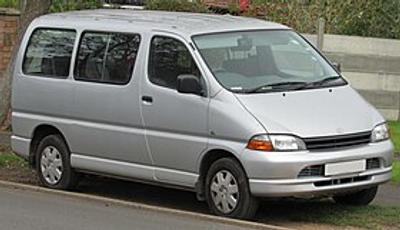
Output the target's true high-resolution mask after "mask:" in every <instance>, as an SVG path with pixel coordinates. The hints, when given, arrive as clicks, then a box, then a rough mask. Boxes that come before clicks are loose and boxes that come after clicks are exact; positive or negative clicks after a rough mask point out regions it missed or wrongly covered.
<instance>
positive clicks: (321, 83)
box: [296, 76, 345, 90]
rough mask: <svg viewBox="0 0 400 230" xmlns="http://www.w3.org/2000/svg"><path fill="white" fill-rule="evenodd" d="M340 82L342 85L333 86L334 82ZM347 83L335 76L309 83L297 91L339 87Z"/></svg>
mask: <svg viewBox="0 0 400 230" xmlns="http://www.w3.org/2000/svg"><path fill="white" fill-rule="evenodd" d="M338 80H340V83H341V84H337V83H336V84H334V85H332V83H333V82H336V81H338ZM343 83H345V81H344V80H343V78H342V77H340V76H333V77H327V78H324V79H322V80H319V81H313V82H309V83H307V84H305V85H302V86H300V87H299V88H296V90H301V89H307V88H315V87H321V86H337V85H342V84H343Z"/></svg>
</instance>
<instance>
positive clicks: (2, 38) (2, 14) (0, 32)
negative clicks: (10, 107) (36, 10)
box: [0, 9, 19, 80]
mask: <svg viewBox="0 0 400 230" xmlns="http://www.w3.org/2000/svg"><path fill="white" fill-rule="evenodd" d="M18 27H19V12H18V11H15V10H13V9H0V78H3V73H4V71H5V70H6V69H7V65H8V63H9V62H10V59H11V52H12V48H13V46H14V44H15V42H16V40H17V35H18ZM0 80H2V79H0Z"/></svg>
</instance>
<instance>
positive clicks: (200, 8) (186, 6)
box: [145, 0, 209, 13]
mask: <svg viewBox="0 0 400 230" xmlns="http://www.w3.org/2000/svg"><path fill="white" fill-rule="evenodd" d="M145 8H146V9H147V10H164V11H177V12H198V13H207V12H209V10H208V8H207V6H206V5H204V4H203V3H201V2H197V1H196V2H190V1H189V0H148V1H147V3H146V5H145Z"/></svg>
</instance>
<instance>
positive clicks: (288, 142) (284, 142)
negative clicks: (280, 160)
mask: <svg viewBox="0 0 400 230" xmlns="http://www.w3.org/2000/svg"><path fill="white" fill-rule="evenodd" d="M247 148H248V149H252V150H259V151H296V150H305V149H306V145H305V144H304V142H303V141H302V140H301V139H300V138H297V137H294V136H289V135H267V134H264V135H257V136H255V137H253V138H251V140H250V141H249V142H248V144H247Z"/></svg>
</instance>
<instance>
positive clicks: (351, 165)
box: [325, 160, 367, 176]
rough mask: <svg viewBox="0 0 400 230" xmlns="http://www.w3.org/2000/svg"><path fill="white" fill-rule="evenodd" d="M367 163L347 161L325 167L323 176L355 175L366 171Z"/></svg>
mask: <svg viewBox="0 0 400 230" xmlns="http://www.w3.org/2000/svg"><path fill="white" fill-rule="evenodd" d="M366 165H367V161H366V160H359V161H349V162H341V163H335V164H326V165H325V176H335V175H341V174H349V173H357V172H363V171H365V170H366V167H367V166H366Z"/></svg>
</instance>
